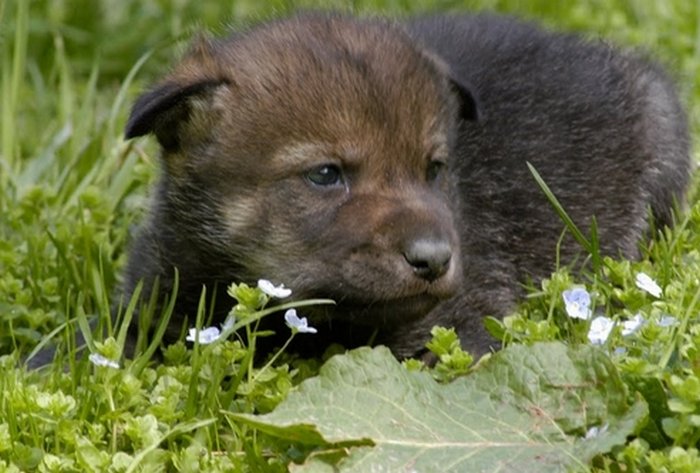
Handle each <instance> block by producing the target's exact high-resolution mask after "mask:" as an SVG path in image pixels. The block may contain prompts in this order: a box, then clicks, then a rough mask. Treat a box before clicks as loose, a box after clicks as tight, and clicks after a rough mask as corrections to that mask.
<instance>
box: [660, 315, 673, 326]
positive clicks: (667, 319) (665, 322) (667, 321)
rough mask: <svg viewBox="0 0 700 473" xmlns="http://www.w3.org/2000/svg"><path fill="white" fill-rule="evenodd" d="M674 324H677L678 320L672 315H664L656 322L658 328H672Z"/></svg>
mask: <svg viewBox="0 0 700 473" xmlns="http://www.w3.org/2000/svg"><path fill="white" fill-rule="evenodd" d="M676 324H678V319H677V318H675V317H673V316H672V315H664V316H663V317H661V318H660V319H659V321H658V322H656V325H658V326H659V327H673V326H674V325H676Z"/></svg>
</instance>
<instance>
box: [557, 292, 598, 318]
mask: <svg viewBox="0 0 700 473" xmlns="http://www.w3.org/2000/svg"><path fill="white" fill-rule="evenodd" d="M562 298H563V299H564V304H565V305H566V313H567V314H568V315H569V317H571V318H572V319H581V320H588V319H590V318H591V315H593V311H592V310H591V295H590V294H589V293H588V291H586V289H585V288H582V287H575V288H573V289H567V290H566V291H564V292H563V293H562Z"/></svg>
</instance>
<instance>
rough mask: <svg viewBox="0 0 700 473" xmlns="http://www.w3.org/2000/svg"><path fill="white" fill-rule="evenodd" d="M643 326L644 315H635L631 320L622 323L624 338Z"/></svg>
mask: <svg viewBox="0 0 700 473" xmlns="http://www.w3.org/2000/svg"><path fill="white" fill-rule="evenodd" d="M642 325H644V317H642V314H635V316H634V317H632V318H631V319H630V320H626V321H624V322H622V330H621V331H620V333H622V336H623V337H626V336H628V335H632V334H633V333H634V332H636V331H637V330H639V329H640V328H641V327H642Z"/></svg>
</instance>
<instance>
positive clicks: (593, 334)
mask: <svg viewBox="0 0 700 473" xmlns="http://www.w3.org/2000/svg"><path fill="white" fill-rule="evenodd" d="M613 327H615V322H613V321H612V320H611V319H609V318H607V317H604V316H602V315H601V316H598V317H596V318H595V319H593V321H592V322H591V327H590V328H589V329H588V340H589V341H590V342H591V343H592V344H593V345H602V344H604V343H605V341H606V340H607V339H608V337H609V336H610V332H612V329H613Z"/></svg>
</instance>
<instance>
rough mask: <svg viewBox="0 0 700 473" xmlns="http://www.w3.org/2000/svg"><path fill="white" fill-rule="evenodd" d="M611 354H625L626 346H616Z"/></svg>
mask: <svg viewBox="0 0 700 473" xmlns="http://www.w3.org/2000/svg"><path fill="white" fill-rule="evenodd" d="M613 354H614V355H615V356H625V355H626V354H627V348H625V347H617V348H615V349H614V350H613Z"/></svg>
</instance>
